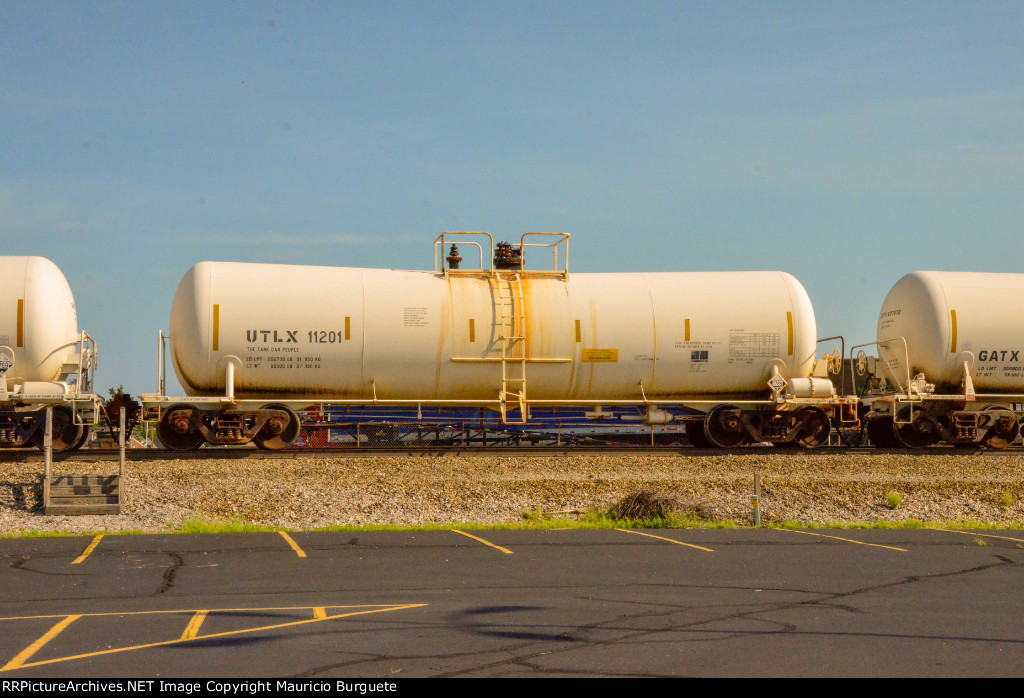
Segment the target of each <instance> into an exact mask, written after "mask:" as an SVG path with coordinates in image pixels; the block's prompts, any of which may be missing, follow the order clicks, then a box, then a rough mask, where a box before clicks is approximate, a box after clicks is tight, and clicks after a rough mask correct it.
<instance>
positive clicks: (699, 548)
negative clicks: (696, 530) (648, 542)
mask: <svg viewBox="0 0 1024 698" xmlns="http://www.w3.org/2000/svg"><path fill="white" fill-rule="evenodd" d="M615 530H616V531H622V532H623V533H635V534H636V535H638V536H647V537H648V538H657V539H658V540H663V541H667V542H669V543H675V544H676V545H685V546H686V547H687V548H696V549H697V550H704V551H705V552H709V553H713V552H715V551H714V550H712V549H711V548H702V547H701V546H699V545H694V544H693V543H684V542H682V541H680V540H672V539H671V538H663V537H662V536H655V535H653V534H651V533H641V532H640V531H633V530H630V529H628V528H616V529H615Z"/></svg>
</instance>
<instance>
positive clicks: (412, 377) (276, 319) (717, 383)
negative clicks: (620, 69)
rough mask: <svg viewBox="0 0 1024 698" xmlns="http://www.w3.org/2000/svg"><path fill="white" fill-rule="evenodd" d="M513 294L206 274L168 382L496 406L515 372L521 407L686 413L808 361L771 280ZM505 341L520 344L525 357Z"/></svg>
mask: <svg viewBox="0 0 1024 698" xmlns="http://www.w3.org/2000/svg"><path fill="white" fill-rule="evenodd" d="M509 285H510V284H509V283H507V282H504V281H500V280H498V279H497V278H496V277H495V276H493V275H489V274H486V273H484V274H476V275H458V276H456V275H449V276H448V277H447V278H446V277H445V276H444V275H441V274H437V273H433V272H422V271H393V270H384V269H358V268H335V267H307V266H287V265H273V264H232V263H222V262H202V263H200V264H197V265H196V266H195V267H193V268H192V269H190V270H189V271H188V273H186V274H185V277H184V279H183V280H182V282H181V284H180V285H179V287H178V290H177V293H176V294H175V297H174V303H173V307H172V310H171V325H170V332H171V351H172V357H173V363H174V368H175V372H176V374H177V376H178V380H179V381H180V383H181V384H182V386H183V387H184V388H185V390H186V392H188V393H189V394H190V395H219V394H224V392H225V388H226V378H225V376H226V372H225V367H226V364H227V363H228V362H233V363H235V367H234V376H233V381H234V394H235V395H236V396H238V397H248V396H251V397H262V398H278V399H282V398H285V397H289V398H291V397H300V398H303V399H357V400H363V401H372V400H373V399H375V398H376V399H377V400H404V401H409V402H416V401H418V402H428V401H435V402H437V401H441V402H451V403H460V402H463V401H467V400H470V401H490V402H494V401H496V400H497V398H498V394H499V392H500V391H502V390H506V391H507V392H520V386H519V385H518V384H517V385H515V386H513V387H514V388H515V390H511V389H510V383H511V382H513V381H514V382H517V383H519V382H521V381H520V379H521V378H522V377H523V370H522V364H523V363H524V362H523V358H525V378H526V394H527V396H528V399H529V401H530V403H531V404H541V403H550V404H554V403H572V402H586V403H588V404H609V403H614V402H617V401H629V402H634V403H639V402H642V401H643V399H644V397H645V396H646V397H647V398H648V399H649V400H653V401H658V400H661V401H665V400H669V401H674V402H683V403H685V402H687V401H688V400H722V399H743V398H747V399H749V398H752V397H755V396H763V394H764V393H765V391H766V390H767V388H766V382H767V381H768V379H769V378H770V377H771V375H772V366H777V367H778V370H779V373H780V374H781V375H782V376H783V377H784V378H786V379H787V380H792V379H799V378H804V377H806V376H808V375H809V372H810V367H811V363H812V362H813V360H814V351H815V342H816V335H815V321H814V312H813V309H812V307H811V303H810V300H809V299H808V297H807V293H806V292H805V291H804V289H803V287H802V286H801V285H800V283H799V282H798V281H797V280H796V279H795V278H793V277H792V276H790V275H789V274H786V273H782V272H740V273H725V272H708V273H647V274H642V273H634V274H628V273H621V274H618V273H609V274H580V273H574V274H572V275H571V276H570V277H569V278H568V279H567V280H563V279H560V278H552V277H550V276H547V277H530V276H524V277H523V278H522V281H521V293H520V291H519V289H518V288H516V284H514V283H513V284H511V286H512V288H509ZM503 296H504V297H505V298H506V299H507V302H506V307H507V308H508V311H507V313H506V314H507V316H508V317H507V318H506V322H505V323H503V322H502V317H501V316H502V312H503V311H502V309H501V307H500V305H501V301H502V297H503ZM510 323H514V327H511V329H509V328H510ZM503 336H508V337H518V336H523V337H525V339H523V340H522V343H523V345H525V356H524V355H523V348H524V347H523V346H518V343H517V342H505V341H503V339H502V337H503ZM509 344H512V346H509ZM503 347H504V349H505V353H504V356H505V358H504V360H503V358H502V357H503ZM513 364H515V366H513ZM503 367H504V369H505V373H504V375H505V377H506V380H505V381H504V382H503V371H502V369H503ZM513 369H514V370H513ZM513 374H514V375H513Z"/></svg>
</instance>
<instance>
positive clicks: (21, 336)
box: [18, 298, 25, 348]
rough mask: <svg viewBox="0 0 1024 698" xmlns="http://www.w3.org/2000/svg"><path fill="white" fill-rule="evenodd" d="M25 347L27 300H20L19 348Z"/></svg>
mask: <svg viewBox="0 0 1024 698" xmlns="http://www.w3.org/2000/svg"><path fill="white" fill-rule="evenodd" d="M23 346H25V299H24V298H19V299H18V347H19V348H21V347H23Z"/></svg>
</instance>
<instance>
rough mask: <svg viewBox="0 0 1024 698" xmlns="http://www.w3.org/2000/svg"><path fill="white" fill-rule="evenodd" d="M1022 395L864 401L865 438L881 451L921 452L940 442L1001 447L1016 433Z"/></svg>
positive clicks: (944, 396) (936, 396)
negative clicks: (1017, 406)
mask: <svg viewBox="0 0 1024 698" xmlns="http://www.w3.org/2000/svg"><path fill="white" fill-rule="evenodd" d="M1021 403H1024V395H1009V394H976V395H971V396H970V397H968V396H967V395H931V396H929V397H927V398H920V397H909V396H906V395H888V396H883V397H877V398H867V399H865V400H864V405H865V406H866V407H867V413H866V414H865V419H866V420H867V431H868V437H869V438H870V439H871V442H872V443H873V444H875V445H876V446H879V447H881V448H913V449H917V448H925V447H927V446H932V445H934V444H937V443H939V442H945V443H947V444H950V445H952V446H958V447H976V446H984V447H986V448H993V449H1002V448H1006V447H1007V446H1009V445H1010V444H1012V443H1013V442H1014V441H1015V440H1016V439H1017V436H1018V434H1019V433H1020V426H1021V418H1022V416H1024V415H1022V413H1021V412H1020V411H1019V410H1015V409H1014V408H1013V405H1019V404H1021Z"/></svg>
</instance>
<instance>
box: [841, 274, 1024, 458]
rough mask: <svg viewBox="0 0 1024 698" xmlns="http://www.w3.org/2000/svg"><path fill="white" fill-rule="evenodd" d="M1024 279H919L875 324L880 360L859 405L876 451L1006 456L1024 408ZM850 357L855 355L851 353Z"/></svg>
mask: <svg viewBox="0 0 1024 698" xmlns="http://www.w3.org/2000/svg"><path fill="white" fill-rule="evenodd" d="M1022 306H1024V274H993V273H974V272H936V271H918V272H914V273H912V274H908V275H906V276H904V277H903V278H902V279H900V280H899V281H897V283H896V285H895V286H893V288H892V290H890V291H889V294H888V295H887V296H886V298H885V301H884V302H883V304H882V309H881V312H880V313H879V317H878V332H877V340H876V343H877V347H878V357H879V358H878V359H877V360H876V359H874V358H871V357H868V356H867V355H866V352H864V351H863V350H862V351H861V352H860V353H859V356H858V358H857V361H856V365H857V369H858V370H859V371H860V372H861V373H862V374H866V375H869V376H870V377H871V381H870V390H869V391H868V392H866V393H865V394H864V396H863V399H862V404H863V406H864V408H865V409H866V414H865V417H866V418H867V420H868V433H869V435H870V438H871V440H872V442H873V443H875V445H877V446H899V447H906V448H922V447H925V446H930V445H932V444H934V443H937V442H939V441H943V442H946V443H949V444H953V445H955V446H975V445H984V446H987V447H990V448H1004V447H1006V446H1007V445H1009V444H1011V443H1012V442H1013V441H1014V440H1015V439H1016V438H1017V435H1018V433H1019V430H1020V422H1019V418H1018V414H1019V412H1020V404H1021V403H1022V402H1024V321H1022V320H1021V316H1020V313H1019V310H1017V309H1019V308H1021V307H1022ZM852 351H853V350H852V349H851V353H852Z"/></svg>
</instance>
